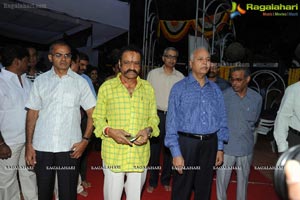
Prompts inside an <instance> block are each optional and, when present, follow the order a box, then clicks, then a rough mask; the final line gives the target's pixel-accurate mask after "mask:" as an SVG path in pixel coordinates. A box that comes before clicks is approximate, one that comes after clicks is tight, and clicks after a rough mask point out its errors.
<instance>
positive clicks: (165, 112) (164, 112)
mask: <svg viewBox="0 0 300 200" xmlns="http://www.w3.org/2000/svg"><path fill="white" fill-rule="evenodd" d="M157 112H158V113H162V114H164V115H166V114H167V111H163V110H157Z"/></svg>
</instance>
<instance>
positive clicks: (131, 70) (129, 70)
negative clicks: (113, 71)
mask: <svg viewBox="0 0 300 200" xmlns="http://www.w3.org/2000/svg"><path fill="white" fill-rule="evenodd" d="M129 72H134V73H135V74H136V75H138V74H139V73H138V72H137V71H136V70H134V69H128V70H127V71H126V72H125V74H127V73H129Z"/></svg>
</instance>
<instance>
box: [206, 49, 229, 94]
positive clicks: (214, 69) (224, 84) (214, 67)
mask: <svg viewBox="0 0 300 200" xmlns="http://www.w3.org/2000/svg"><path fill="white" fill-rule="evenodd" d="M218 63H219V59H218V57H217V56H216V55H213V56H211V58H210V69H209V71H208V73H207V77H208V80H210V81H213V82H215V83H216V84H217V85H218V86H219V87H220V89H221V90H222V91H223V90H225V89H227V88H229V87H230V83H229V82H228V81H226V80H225V79H223V78H221V77H220V76H219V66H218Z"/></svg>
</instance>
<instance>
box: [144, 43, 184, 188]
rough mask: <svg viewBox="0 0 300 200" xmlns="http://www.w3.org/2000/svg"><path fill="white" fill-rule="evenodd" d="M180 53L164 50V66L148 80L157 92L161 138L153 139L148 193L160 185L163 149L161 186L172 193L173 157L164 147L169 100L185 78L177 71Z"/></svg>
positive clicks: (171, 48)
mask: <svg viewBox="0 0 300 200" xmlns="http://www.w3.org/2000/svg"><path fill="white" fill-rule="evenodd" d="M177 57H178V51H177V50H176V49H175V48H174V47H168V48H166V49H165V50H164V54H163V56H162V60H163V62H164V65H163V66H162V67H160V68H156V69H153V70H151V71H150V72H149V74H148V77H147V80H148V81H149V82H150V83H151V85H152V86H153V88H154V90H155V96H156V103H157V114H158V116H159V119H160V123H159V129H160V136H159V137H158V138H151V139H150V143H151V146H150V148H151V157H150V162H149V165H150V166H151V167H153V169H151V170H149V171H150V179H149V186H148V188H147V192H149V193H152V192H153V190H154V188H156V187H157V184H158V176H159V169H160V165H159V160H160V159H159V158H160V150H161V148H162V149H163V157H164V159H163V166H162V173H161V178H160V181H161V184H162V185H163V186H164V189H165V190H166V191H171V186H170V179H171V174H172V156H171V153H170V150H169V149H168V148H166V147H165V146H164V139H165V135H166V131H165V122H166V114H167V110H168V99H169V94H170V91H171V88H172V86H173V85H174V84H175V83H176V82H178V81H180V80H181V79H183V78H184V76H183V74H182V73H181V72H179V71H177V70H176V69H175V65H176V61H177Z"/></svg>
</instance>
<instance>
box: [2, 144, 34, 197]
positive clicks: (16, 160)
mask: <svg viewBox="0 0 300 200" xmlns="http://www.w3.org/2000/svg"><path fill="white" fill-rule="evenodd" d="M9 147H10V149H11V151H12V156H11V157H10V158H9V159H6V160H2V159H0V177H1V178H0V199H1V200H20V189H19V184H18V180H17V172H18V171H19V178H20V183H21V189H22V193H23V196H24V199H25V200H37V199H38V197H37V184H36V175H35V173H34V172H33V171H31V170H28V169H27V167H26V163H25V145H24V144H17V145H11V146H9Z"/></svg>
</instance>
